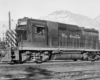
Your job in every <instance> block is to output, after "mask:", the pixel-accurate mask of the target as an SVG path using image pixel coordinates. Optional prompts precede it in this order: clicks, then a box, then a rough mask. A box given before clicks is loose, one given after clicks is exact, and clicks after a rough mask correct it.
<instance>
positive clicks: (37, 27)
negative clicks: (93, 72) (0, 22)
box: [1, 17, 100, 63]
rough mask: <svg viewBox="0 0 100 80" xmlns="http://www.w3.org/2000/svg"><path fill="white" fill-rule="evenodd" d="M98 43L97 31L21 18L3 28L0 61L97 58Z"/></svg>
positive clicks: (98, 51) (99, 51)
mask: <svg viewBox="0 0 100 80" xmlns="http://www.w3.org/2000/svg"><path fill="white" fill-rule="evenodd" d="M99 46H100V45H99V32H98V30H95V29H88V28H84V27H79V26H77V25H72V24H65V23H60V22H53V21H47V20H39V19H32V18H27V17H24V18H21V19H18V22H17V25H16V29H15V30H7V32H6V50H7V52H6V53H5V56H4V57H3V58H2V59H1V61H8V62H14V63H17V62H22V63H23V62H44V61H50V60H74V61H77V60H99V59H100V56H99V53H100V50H99Z"/></svg>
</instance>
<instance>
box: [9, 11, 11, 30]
mask: <svg viewBox="0 0 100 80" xmlns="http://www.w3.org/2000/svg"><path fill="white" fill-rule="evenodd" d="M10 15H11V14H10V11H9V13H8V16H9V30H11V16H10Z"/></svg>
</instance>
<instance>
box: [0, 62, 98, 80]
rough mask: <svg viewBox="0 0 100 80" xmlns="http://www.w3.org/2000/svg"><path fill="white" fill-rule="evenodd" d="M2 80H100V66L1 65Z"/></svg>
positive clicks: (93, 64)
mask: <svg viewBox="0 0 100 80" xmlns="http://www.w3.org/2000/svg"><path fill="white" fill-rule="evenodd" d="M98 63H99V62H98ZM0 80H100V64H97V63H95V62H91V63H87V62H86V63H85V62H84V63H82V62H81V64H80V63H74V64H68V63H67V62H64V63H63V62H58V63H55V64H54V63H53V64H52V63H50V64H46V63H44V64H33V65H32V64H23V65H22V64H17V65H8V66H5V65H4V66H3V65H1V66H0Z"/></svg>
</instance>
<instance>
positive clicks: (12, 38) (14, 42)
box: [6, 30, 17, 47]
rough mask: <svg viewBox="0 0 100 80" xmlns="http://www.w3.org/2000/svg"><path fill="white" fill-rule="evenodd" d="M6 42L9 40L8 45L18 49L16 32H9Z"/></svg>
mask: <svg viewBox="0 0 100 80" xmlns="http://www.w3.org/2000/svg"><path fill="white" fill-rule="evenodd" d="M6 38H7V39H6V40H7V44H8V45H9V46H10V47H17V39H16V38H17V37H16V32H15V31H13V30H8V31H7V34H6Z"/></svg>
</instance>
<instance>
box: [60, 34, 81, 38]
mask: <svg viewBox="0 0 100 80" xmlns="http://www.w3.org/2000/svg"><path fill="white" fill-rule="evenodd" d="M61 36H62V37H64V38H68V36H67V35H66V34H64V33H62V34H61ZM69 38H75V39H80V36H79V35H71V34H70V35H69Z"/></svg>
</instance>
